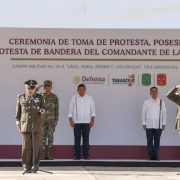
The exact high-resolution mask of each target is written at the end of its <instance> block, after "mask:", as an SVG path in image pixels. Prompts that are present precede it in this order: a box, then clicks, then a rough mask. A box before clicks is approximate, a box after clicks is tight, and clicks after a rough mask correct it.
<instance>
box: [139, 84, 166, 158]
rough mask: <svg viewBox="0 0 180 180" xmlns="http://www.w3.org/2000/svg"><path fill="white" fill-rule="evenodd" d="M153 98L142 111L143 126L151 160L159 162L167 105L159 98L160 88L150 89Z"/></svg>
mask: <svg viewBox="0 0 180 180" xmlns="http://www.w3.org/2000/svg"><path fill="white" fill-rule="evenodd" d="M150 95H151V98H149V99H147V100H145V102H144V104H143V109H142V124H143V128H144V130H145V131H146V138H147V149H148V155H149V160H159V157H158V151H159V147H160V137H161V133H162V130H164V129H165V125H166V107H165V103H164V102H163V101H162V100H161V99H159V98H158V88H157V87H151V88H150Z"/></svg>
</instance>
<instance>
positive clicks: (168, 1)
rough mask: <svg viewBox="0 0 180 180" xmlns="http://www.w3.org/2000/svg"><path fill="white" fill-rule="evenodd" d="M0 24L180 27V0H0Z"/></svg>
mask: <svg viewBox="0 0 180 180" xmlns="http://www.w3.org/2000/svg"><path fill="white" fill-rule="evenodd" d="M0 17H1V20H0V27H32V28H116V29H119V28H180V23H179V19H180V0H136V1H135V0H123V1H122V0H0Z"/></svg>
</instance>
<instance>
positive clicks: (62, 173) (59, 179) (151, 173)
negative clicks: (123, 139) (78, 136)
mask: <svg viewBox="0 0 180 180" xmlns="http://www.w3.org/2000/svg"><path fill="white" fill-rule="evenodd" d="M41 170H47V171H50V172H52V173H53V174H48V173H45V172H42V171H38V172H37V174H25V175H22V169H21V168H20V167H1V168H0V180H32V179H33V180H119V179H120V180H131V179H132V180H176V179H178V180H179V179H180V175H179V174H178V173H180V168H162V167H161V168H159V167H154V168H148V167H143V168H142V167H137V168H136V167H132V168H131V167H42V168H41Z"/></svg>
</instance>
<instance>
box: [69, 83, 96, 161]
mask: <svg viewBox="0 0 180 180" xmlns="http://www.w3.org/2000/svg"><path fill="white" fill-rule="evenodd" d="M77 92H78V94H77V95H75V96H73V97H72V99H71V102H70V105H69V114H68V118H69V122H70V125H71V127H72V128H74V139H75V140H74V156H75V159H76V160H79V159H80V158H81V145H80V144H81V136H82V138H83V154H82V155H83V158H84V159H89V134H90V129H91V128H92V127H93V125H94V119H95V116H96V113H95V104H94V101H93V98H92V97H91V96H89V95H87V94H86V86H85V85H84V84H80V85H79V86H78V89H77Z"/></svg>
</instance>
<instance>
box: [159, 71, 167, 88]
mask: <svg viewBox="0 0 180 180" xmlns="http://www.w3.org/2000/svg"><path fill="white" fill-rule="evenodd" d="M166 81H167V78H166V74H163V73H161V74H157V85H158V86H165V85H166Z"/></svg>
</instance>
